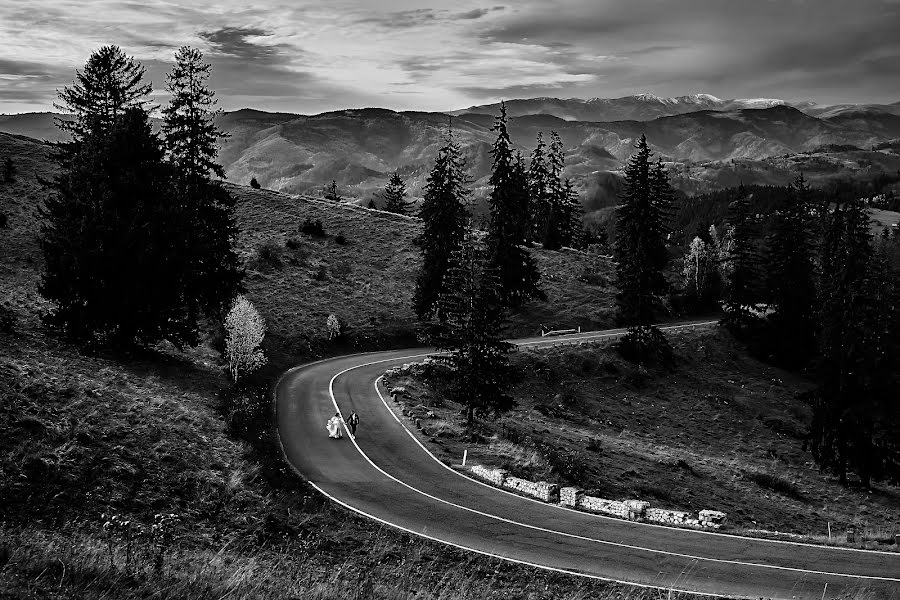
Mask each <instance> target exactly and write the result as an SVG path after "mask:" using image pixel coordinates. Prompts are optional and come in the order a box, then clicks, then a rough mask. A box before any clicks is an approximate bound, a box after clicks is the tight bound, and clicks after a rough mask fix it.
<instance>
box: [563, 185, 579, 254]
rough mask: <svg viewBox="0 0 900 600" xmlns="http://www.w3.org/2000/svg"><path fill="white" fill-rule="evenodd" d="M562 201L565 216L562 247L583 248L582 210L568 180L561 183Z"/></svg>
mask: <svg viewBox="0 0 900 600" xmlns="http://www.w3.org/2000/svg"><path fill="white" fill-rule="evenodd" d="M563 199H564V203H563V206H564V207H565V216H566V230H565V235H564V236H563V240H564V245H566V246H570V247H573V248H580V247H583V245H584V244H583V243H582V238H583V234H584V224H583V217H584V208H583V207H582V206H581V201H580V200H579V198H578V191H577V190H576V189H575V185H574V184H573V183H572V180H571V179H568V178H567V179H566V180H565V181H564V182H563Z"/></svg>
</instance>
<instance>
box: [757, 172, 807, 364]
mask: <svg viewBox="0 0 900 600" xmlns="http://www.w3.org/2000/svg"><path fill="white" fill-rule="evenodd" d="M790 192H791V193H790V200H789V203H788V204H787V206H785V207H784V209H783V210H781V211H779V213H777V214H776V215H775V217H774V223H773V225H772V233H771V235H770V236H769V244H768V246H769V256H768V261H767V264H768V272H767V275H768V290H769V301H770V304H771V305H774V307H775V312H774V314H773V315H772V316H771V317H770V326H771V327H770V338H771V346H772V347H773V348H774V349H775V351H776V353H777V354H778V356H779V359H780V361H781V362H782V363H784V364H788V365H790V366H795V367H797V366H802V365H803V364H804V363H805V362H806V361H807V360H808V359H809V358H811V357H812V354H813V352H814V350H815V329H816V328H815V309H816V290H815V276H814V275H815V274H814V262H813V259H814V254H815V247H814V244H813V239H812V225H811V223H810V218H809V214H810V209H811V208H812V205H811V200H810V190H809V185H808V184H807V183H806V180H805V179H804V177H803V175H802V174H801V175H800V176H798V177H797V179H796V180H795V181H794V182H793V183H792V184H791V186H790Z"/></svg>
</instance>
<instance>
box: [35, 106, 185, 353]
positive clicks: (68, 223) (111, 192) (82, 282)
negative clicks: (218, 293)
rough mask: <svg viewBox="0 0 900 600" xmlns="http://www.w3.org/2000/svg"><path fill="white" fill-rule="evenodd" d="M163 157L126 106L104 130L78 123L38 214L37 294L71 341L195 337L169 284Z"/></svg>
mask: <svg viewBox="0 0 900 600" xmlns="http://www.w3.org/2000/svg"><path fill="white" fill-rule="evenodd" d="M163 154H164V151H163V148H162V144H161V143H160V141H159V139H158V138H157V136H156V135H154V134H153V133H152V132H151V130H150V123H149V120H148V116H147V113H146V112H145V111H144V110H143V109H141V108H139V107H137V106H135V107H131V108H128V109H126V110H125V111H124V112H122V113H120V114H119V116H118V117H117V118H116V120H115V121H114V122H113V123H112V125H111V126H110V127H109V128H103V129H100V128H94V129H91V130H87V132H86V137H83V138H81V140H80V141H79V144H78V151H77V152H76V153H74V154H72V155H71V156H70V157H67V158H66V162H65V165H64V169H63V170H62V173H61V174H60V175H59V176H58V177H57V178H56V180H55V181H54V184H53V186H54V188H55V191H56V193H55V194H54V195H53V196H51V197H50V198H49V199H48V200H47V202H46V204H45V208H44V209H43V211H42V216H43V218H44V223H43V225H42V227H41V239H40V243H41V249H42V251H43V255H44V263H45V267H44V272H43V274H42V278H41V283H40V286H39V291H40V293H41V295H42V296H43V297H44V298H46V299H48V300H50V301H52V302H53V303H54V304H55V309H54V310H53V312H52V313H51V314H50V315H49V322H50V323H51V324H54V325H57V326H59V327H60V328H61V329H62V330H63V331H64V332H66V333H67V334H69V335H70V336H71V337H73V338H76V339H78V340H83V341H111V342H115V343H121V344H131V343H133V342H135V341H137V342H147V343H149V342H154V341H158V340H160V339H162V338H163V337H167V338H169V339H170V340H171V341H173V342H174V343H176V344H177V343H182V342H193V341H195V331H194V328H193V327H192V324H191V323H189V322H186V319H185V313H186V307H185V305H184V303H183V298H182V295H181V290H180V289H179V287H178V286H173V284H172V281H173V279H174V280H175V281H178V280H180V278H179V277H177V274H178V273H179V268H180V263H181V260H182V259H183V256H181V255H180V253H179V247H178V243H177V242H178V235H177V232H178V228H179V227H180V226H181V222H180V218H181V215H180V213H179V210H178V206H177V203H176V202H175V201H174V193H173V190H172V185H171V182H172V174H171V170H170V169H169V168H168V167H167V166H166V165H165V164H164V162H163ZM173 273H174V274H176V277H174V278H173Z"/></svg>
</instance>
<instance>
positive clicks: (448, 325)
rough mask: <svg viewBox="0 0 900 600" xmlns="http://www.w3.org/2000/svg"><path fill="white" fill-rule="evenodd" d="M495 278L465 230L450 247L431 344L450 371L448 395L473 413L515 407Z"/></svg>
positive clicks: (469, 415) (485, 254) (486, 254)
mask: <svg viewBox="0 0 900 600" xmlns="http://www.w3.org/2000/svg"><path fill="white" fill-rule="evenodd" d="M500 285H501V284H500V278H499V277H498V274H497V271H496V269H495V268H494V267H493V266H492V265H491V260H490V256H489V252H488V251H487V249H485V248H483V247H482V246H481V245H480V244H479V243H478V242H477V241H476V239H475V237H474V235H473V234H469V235H467V236H466V238H465V239H464V240H463V243H462V245H461V246H460V247H458V248H457V249H456V250H454V251H453V254H452V257H451V260H450V264H449V268H448V270H447V273H446V276H445V285H444V291H443V292H442V293H441V295H440V299H439V301H438V304H439V306H440V313H441V314H442V315H443V317H444V322H443V324H442V326H440V327H439V331H440V332H441V333H440V334H439V335H438V336H437V340H436V342H437V343H436V346H437V347H438V349H439V350H443V351H446V352H447V353H448V354H446V355H442V356H441V357H439V358H440V360H443V361H445V362H447V363H448V364H449V365H450V366H451V367H452V369H453V376H452V378H451V383H450V386H449V395H450V396H451V397H452V398H453V399H455V400H456V401H457V402H459V403H460V404H462V405H463V406H465V408H466V420H467V421H468V423H469V424H470V425H471V424H472V422H473V421H474V419H475V418H476V417H484V416H489V415H495V416H496V415H499V414H500V413H501V412H505V411H507V410H509V409H511V408H512V407H513V406H515V402H514V400H513V398H512V396H511V395H510V394H509V389H510V386H511V383H512V377H511V373H510V367H509V358H508V353H509V351H510V349H511V345H510V344H508V343H507V342H504V341H503V340H502V339H501V337H500V330H501V328H502V325H503V319H504V310H503V306H502V298H501V294H500Z"/></svg>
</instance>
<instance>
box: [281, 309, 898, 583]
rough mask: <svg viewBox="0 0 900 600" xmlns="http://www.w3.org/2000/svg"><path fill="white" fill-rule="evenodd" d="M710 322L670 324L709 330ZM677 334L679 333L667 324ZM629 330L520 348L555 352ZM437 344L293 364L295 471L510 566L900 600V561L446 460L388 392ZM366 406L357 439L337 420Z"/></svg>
mask: <svg viewBox="0 0 900 600" xmlns="http://www.w3.org/2000/svg"><path fill="white" fill-rule="evenodd" d="M705 325H709V323H691V324H686V325H674V326H671V327H669V328H672V329H676V328H684V327H694V326H705ZM664 329H666V328H664ZM622 333H623V330H609V331H603V332H592V333H583V334H578V335H571V336H565V337H554V338H532V339H524V340H517V341H516V344H518V345H519V346H541V345H552V344H559V343H565V342H577V341H578V340H592V339H601V338H613V337H618V336H620V335H621V334H622ZM429 352H430V351H429V349H416V350H395V351H388V352H376V353H367V354H357V355H352V356H343V357H338V358H332V359H328V360H324V361H320V362H316V363H312V364H308V365H303V366H300V367H296V368H294V369H291V370H290V371H288V372H287V373H285V374H284V376H283V377H282V379H281V380H280V381H279V383H278V386H277V388H276V399H275V401H276V411H277V420H278V431H279V435H280V438H281V443H282V447H283V450H284V454H285V457H286V459H287V460H288V462H289V463H290V464H291V465H292V466H293V468H294V469H295V470H296V471H297V472H298V473H299V474H300V475H302V476H303V477H305V478H306V479H307V480H308V481H309V482H310V483H311V484H312V485H313V486H314V487H315V488H316V489H318V490H319V491H320V492H322V493H323V494H325V495H326V496H328V497H329V498H330V499H331V500H333V501H335V502H337V503H339V504H341V505H343V506H345V507H347V508H348V509H350V510H353V511H355V512H357V513H359V514H362V515H364V516H366V517H368V518H371V519H374V520H377V521H380V522H382V523H385V524H387V525H391V526H393V527H396V528H398V529H402V530H404V531H407V532H409V533H412V534H415V535H419V536H422V537H426V538H429V539H432V540H436V541H439V542H443V543H446V544H449V545H452V546H456V547H459V548H463V549H466V550H470V551H473V552H478V553H481V554H486V555H490V556H494V557H498V558H502V559H505V560H509V561H513V562H518V563H523V564H529V565H533V566H537V567H540V568H545V569H551V570H555V571H559V572H566V573H573V574H577V575H581V576H585V577H592V578H596V579H604V580H613V581H620V582H627V583H630V584H636V585H641V586H648V587H654V588H662V589H675V590H683V591H690V592H697V593H702V594H711V595H729V596H736V597H747V598H760V597H763V598H779V599H780V598H785V599H787V598H798V599H806V598H809V599H815V600H821V599H822V598H831V597H837V596H842V595H846V594H855V593H857V592H859V591H861V590H867V591H868V592H869V593H870V594H871V595H870V596H869V597H870V598H883V599H887V600H897V599H900V553H891V552H875V551H864V550H854V549H839V548H828V547H823V546H814V545H807V544H798V543H792V542H778V541H767V540H759V539H751V538H742V537H737V536H730V535H723V534H717V533H710V532H702V531H694V530H686V529H675V528H667V527H661V526H657V525H650V524H643V523H633V522H629V521H624V520H620V519H614V518H608V517H603V516H598V515H591V514H587V513H582V512H578V511H574V510H570V509H567V508H562V507H559V506H556V505H549V504H544V503H542V502H539V501H536V500H530V499H527V498H523V497H521V496H517V495H514V494H511V493H508V492H505V491H503V490H499V489H497V488H492V487H490V486H487V485H485V484H482V483H480V482H477V481H474V480H472V479H469V478H467V477H465V476H463V475H461V474H459V473H457V472H455V471H453V470H452V469H450V468H449V467H447V466H445V465H443V464H442V463H440V462H439V461H438V460H437V459H436V458H435V457H434V456H433V455H431V454H430V453H429V452H428V451H427V450H426V449H425V448H424V447H423V446H422V445H421V444H420V443H419V442H418V441H417V439H416V438H415V436H414V435H413V434H412V433H411V432H410V431H408V430H407V429H406V427H405V426H404V425H403V423H401V421H400V420H399V419H398V418H397V417H396V416H395V415H394V413H393V412H392V411H391V409H390V407H389V406H388V404H387V402H385V399H384V397H383V395H382V392H381V391H380V390H379V388H378V380H379V378H380V376H381V375H382V374H383V373H384V371H385V370H387V369H389V368H391V367H393V366H397V365H399V364H403V363H405V362H410V361H414V360H421V358H423V357H424V356H426V355H427V354H428V353H429ZM337 410H340V412H341V413H342V414H343V415H348V414H349V413H350V411H356V412H357V413H358V414H359V415H360V421H361V426H360V431H359V432H358V435H357V439H356V440H355V441H354V440H352V439H350V438H349V436H345V437H344V438H343V439H341V440H333V439H329V438H328V436H327V434H326V431H325V422H326V421H327V420H328V419H329V418H330V417H331V416H332V415H334V413H335V412H336V411H337Z"/></svg>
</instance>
